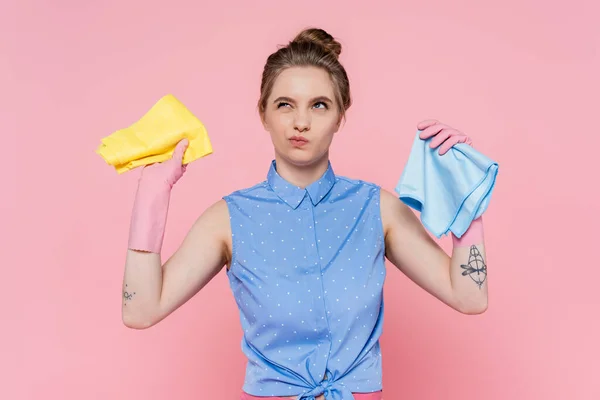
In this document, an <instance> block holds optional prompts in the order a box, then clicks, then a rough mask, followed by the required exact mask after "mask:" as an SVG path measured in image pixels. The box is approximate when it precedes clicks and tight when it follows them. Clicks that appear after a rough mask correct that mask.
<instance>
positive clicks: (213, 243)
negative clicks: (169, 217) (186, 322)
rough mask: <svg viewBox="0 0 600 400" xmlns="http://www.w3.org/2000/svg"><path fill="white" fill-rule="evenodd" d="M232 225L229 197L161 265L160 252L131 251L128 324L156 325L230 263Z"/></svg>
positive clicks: (125, 317) (207, 213)
mask: <svg viewBox="0 0 600 400" xmlns="http://www.w3.org/2000/svg"><path fill="white" fill-rule="evenodd" d="M230 249H231V228H230V225H229V212H228V210H227V204H226V203H225V201H224V200H220V201H218V202H216V203H214V204H213V205H212V206H210V207H209V208H208V209H206V211H205V212H204V213H203V214H202V215H201V216H200V217H199V218H198V219H197V220H196V221H195V223H194V224H193V226H192V227H191V229H190V231H189V232H188V234H187V236H186V237H185V239H184V240H183V242H182V244H181V246H180V247H179V249H178V250H177V251H176V252H175V253H174V254H173V255H172V256H171V258H169V259H168V260H167V262H165V264H164V265H161V257H160V254H158V253H150V252H142V251H137V250H131V249H128V250H127V258H126V263H125V274H124V278H123V302H122V318H123V323H124V324H125V325H126V326H128V327H130V328H135V329H145V328H148V327H151V326H153V325H155V324H157V323H158V322H160V321H161V320H163V319H164V318H165V317H167V316H168V315H169V314H171V313H172V312H173V311H175V310H176V309H177V308H178V307H180V306H181V305H182V304H184V303H185V302H186V301H187V300H189V299H190V298H191V297H193V296H194V295H195V294H196V293H197V292H198V291H200V289H202V288H203V287H204V286H205V285H206V284H207V283H208V282H209V281H210V280H211V279H212V278H213V277H214V276H215V275H216V274H217V273H218V272H219V271H220V270H221V269H222V268H223V266H224V265H225V264H227V263H228V262H229V259H230Z"/></svg>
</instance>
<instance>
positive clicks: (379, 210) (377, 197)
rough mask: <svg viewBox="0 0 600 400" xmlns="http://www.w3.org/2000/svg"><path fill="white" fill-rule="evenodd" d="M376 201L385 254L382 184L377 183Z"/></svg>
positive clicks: (380, 235)
mask: <svg viewBox="0 0 600 400" xmlns="http://www.w3.org/2000/svg"><path fill="white" fill-rule="evenodd" d="M375 201H376V202H377V217H378V218H379V223H378V224H377V226H378V227H379V240H381V244H382V245H383V252H384V254H385V229H384V228H383V218H382V217H381V186H379V185H375Z"/></svg>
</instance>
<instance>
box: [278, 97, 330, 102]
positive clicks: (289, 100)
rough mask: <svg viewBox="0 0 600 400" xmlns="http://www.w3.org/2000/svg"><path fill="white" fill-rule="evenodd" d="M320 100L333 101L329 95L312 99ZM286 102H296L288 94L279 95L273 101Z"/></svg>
mask: <svg viewBox="0 0 600 400" xmlns="http://www.w3.org/2000/svg"><path fill="white" fill-rule="evenodd" d="M319 101H323V102H326V103H333V101H332V100H331V99H330V98H329V97H327V96H317V97H315V98H313V99H311V100H310V102H311V103H317V102H319ZM279 102H286V103H295V101H294V99H292V98H290V97H287V96H279V97H278V98H276V99H275V100H274V101H273V103H279Z"/></svg>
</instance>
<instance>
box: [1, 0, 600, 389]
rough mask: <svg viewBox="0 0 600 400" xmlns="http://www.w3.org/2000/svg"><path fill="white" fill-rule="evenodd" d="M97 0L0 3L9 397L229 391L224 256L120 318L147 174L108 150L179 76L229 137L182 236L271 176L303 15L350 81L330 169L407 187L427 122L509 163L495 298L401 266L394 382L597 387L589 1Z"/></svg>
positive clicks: (237, 382) (395, 286) (202, 171)
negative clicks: (129, 243) (433, 289)
mask: <svg viewBox="0 0 600 400" xmlns="http://www.w3.org/2000/svg"><path fill="white" fill-rule="evenodd" d="M97 3H99V2H92V1H88V2H81V1H53V2H44V1H37V2H34V1H19V2H17V1H13V2H3V3H2V5H1V6H0V16H1V17H0V19H2V21H0V22H2V23H1V24H0V29H1V30H2V31H3V32H1V33H2V35H1V39H0V40H1V42H0V43H1V46H2V47H1V50H2V54H3V56H2V57H0V76H1V78H0V79H1V80H2V81H0V83H1V85H0V87H1V88H2V92H3V93H2V96H0V106H1V107H0V109H1V114H0V117H1V118H2V140H3V144H4V146H5V147H4V151H3V154H2V157H1V158H0V163H1V165H0V166H1V167H2V171H3V174H2V175H3V178H2V181H3V184H4V185H3V186H5V187H6V186H8V188H9V190H8V191H5V190H2V193H3V194H2V198H1V201H2V204H1V210H2V215H3V220H2V224H1V227H0V229H1V235H2V236H1V238H0V243H1V246H2V252H1V254H2V280H3V282H2V283H3V284H2V305H3V307H2V308H3V323H2V329H1V330H0V343H1V346H2V347H1V349H0V350H1V352H0V354H1V356H0V357H1V360H2V362H1V363H0V368H1V370H0V376H1V377H2V378H1V381H2V384H1V385H0V398H2V399H7V400H12V399H36V400H37V399H48V400H49V399H64V400H71V399H78V400H79V399H86V400H91V399H124V400H132V399H145V400H155V399H156V400H158V399H177V400H185V399H194V400H196V399H232V400H234V399H237V398H238V395H239V391H240V389H241V385H242V381H243V373H244V358H243V356H242V354H241V350H240V338H241V329H240V328H239V322H238V314H237V309H236V308H235V303H234V301H233V298H232V296H231V294H230V291H229V287H228V284H227V281H226V277H225V274H224V273H223V272H222V273H220V274H219V275H218V276H217V277H216V278H215V279H214V280H213V281H211V282H210V284H209V285H208V286H207V287H206V288H205V289H204V290H202V291H201V292H200V293H199V294H198V295H197V296H196V297H194V298H193V299H192V300H191V301H190V302H188V303H187V304H186V305H184V306H183V307H182V308H180V309H179V310H178V311H176V312H175V313H174V314H173V315H172V316H171V317H169V318H168V319H167V320H165V321H163V322H162V323H160V324H159V325H158V326H155V327H153V328H152V329H149V330H146V331H135V330H129V329H127V328H126V327H125V326H124V325H123V324H122V323H121V320H120V304H121V279H122V273H123V265H124V256H125V250H126V240H127V229H128V222H129V220H128V219H129V213H130V210H131V205H132V201H133V195H134V193H135V184H136V179H137V177H138V172H139V171H135V172H131V173H127V174H125V175H121V176H117V175H116V173H115V172H114V170H112V169H111V167H109V166H108V165H106V164H105V163H104V161H103V160H102V159H101V158H100V157H99V156H97V155H96V154H95V153H94V150H95V148H96V146H97V145H98V144H99V141H100V139H101V137H103V136H105V135H107V134H110V133H112V132H113V131H114V130H116V129H119V128H122V127H125V126H127V125H129V124H130V123H132V122H134V121H135V120H136V119H137V118H139V117H140V116H141V115H142V114H143V113H144V112H145V111H146V110H147V109H148V108H149V107H150V106H151V105H152V104H153V103H154V102H155V101H156V100H158V98H160V96H162V95H164V94H166V93H173V94H175V95H176V96H177V97H178V98H179V99H180V100H181V101H183V103H184V104H186V105H187V106H188V107H189V108H190V109H191V110H193V111H194V112H195V113H196V115H198V116H199V117H200V118H201V119H202V120H203V122H205V124H206V126H207V128H208V129H209V133H210V136H211V139H212V141H213V145H214V149H215V153H214V154H213V155H211V156H210V157H207V158H205V159H202V160H199V161H197V162H195V163H194V164H192V165H191V167H190V168H189V169H188V173H187V175H186V176H185V178H184V179H183V180H181V181H180V182H179V183H178V185H177V187H176V190H175V191H174V195H173V200H172V207H171V211H170V215H169V223H168V228H167V229H168V230H167V236H166V239H165V246H164V255H163V256H164V257H167V256H169V255H170V254H171V253H172V252H173V251H174V250H175V249H176V247H177V246H178V244H179V241H180V240H181V239H182V238H183V235H184V234H185V233H186V231H187V230H188V228H189V227H190V225H191V223H192V222H193V221H194V220H195V218H196V217H197V216H198V214H199V213H201V212H202V211H203V210H204V208H205V207H207V206H208V205H209V204H211V203H212V202H214V201H215V200H217V199H218V198H220V197H221V196H222V195H224V194H227V193H229V192H231V191H233V190H235V189H237V188H241V187H245V186H249V185H251V184H254V183H256V182H258V181H260V180H262V179H264V177H265V174H266V172H267V168H268V163H269V161H270V160H271V157H272V148H271V144H270V141H269V137H268V135H267V134H266V133H264V131H263V130H262V127H261V125H260V123H259V119H258V116H257V114H256V112H255V102H256V99H257V96H258V88H259V78H260V74H261V71H262V67H263V65H264V61H265V59H266V57H267V56H268V54H270V53H271V52H272V51H274V50H275V49H276V46H277V44H285V43H286V42H287V41H288V40H290V39H291V38H292V37H293V36H294V35H295V34H296V33H297V32H298V31H299V30H300V29H302V28H305V27H307V26H309V25H316V26H320V27H323V28H325V29H327V30H328V31H330V32H331V33H332V34H333V35H334V36H336V37H339V38H340V40H341V42H342V45H343V46H344V48H343V52H342V61H343V62H344V64H345V65H346V67H347V69H348V72H349V75H350V78H351V83H352V91H353V95H354V101H355V103H354V105H353V107H352V108H351V110H350V113H349V115H348V122H347V124H346V126H345V127H344V128H343V129H342V131H341V132H340V133H339V135H338V136H337V139H336V140H335V141H334V146H333V150H332V161H333V163H334V166H335V168H336V172H338V173H340V174H343V175H348V176H351V177H356V178H362V179H367V180H371V181H375V182H377V183H379V184H381V185H382V186H383V187H385V188H387V189H390V190H391V189H393V187H394V186H395V184H396V182H397V179H398V178H399V176H400V172H401V168H402V166H403V165H404V162H405V161H406V159H407V156H408V151H409V149H410V145H411V143H412V139H413V137H414V136H413V135H414V132H415V125H416V123H417V122H418V121H420V120H422V119H426V118H438V119H440V120H441V121H444V122H446V123H448V124H450V125H451V126H454V127H456V128H459V129H461V130H463V131H465V132H466V133H468V134H469V135H471V136H472V137H473V140H474V144H475V146H476V148H477V149H479V150H480V151H482V152H484V153H485V154H487V155H488V156H490V157H492V158H494V159H496V160H497V161H498V162H499V163H500V174H499V178H498V179H499V180H498V186H497V188H496V191H495V192H494V196H493V200H492V203H491V206H490V208H489V211H488V212H487V213H486V217H485V223H486V239H487V254H488V262H489V279H490V281H489V282H490V301H489V310H488V312H487V313H485V314H484V315H480V316H465V315H461V314H458V313H457V312H455V311H453V310H451V309H450V308H448V307H447V306H445V305H443V304H442V303H441V302H439V301H437V300H435V299H434V298H433V297H431V296H430V295H428V294H426V293H425V292H424V291H423V290H421V289H420V288H418V287H416V285H414V284H413V283H412V282H410V281H408V279H407V278H405V277H404V276H403V275H401V273H399V272H398V271H395V270H392V269H390V273H389V275H388V280H387V284H386V292H385V296H386V298H385V300H386V304H387V310H386V323H385V333H384V336H383V339H382V345H383V352H384V386H385V392H386V399H387V400H394V399H446V400H451V399H461V400H467V399H473V400H481V399H486V400H496V399H498V400H505V399H598V398H600V382H599V380H598V371H599V366H598V360H599V359H600V344H599V342H600V323H599V319H598V318H599V315H600V312H599V305H600V300H599V297H598V296H597V294H596V293H595V291H596V290H597V287H598V280H599V279H600V273H599V268H598V267H599V262H598V257H597V249H598V225H599V223H600V206H599V195H598V182H599V181H600V179H598V173H597V165H598V158H599V148H598V147H599V144H600V140H599V133H600V129H599V126H600V125H599V122H598V117H599V110H600V108H599V102H598V93H599V90H600V79H599V76H600V75H599V71H600V55H599V53H598V49H599V44H600V43H599V38H600V32H599V28H598V24H597V15H599V13H600V7H598V3H597V2H595V1H593V0H590V1H585V2H584V1H569V2H567V3H565V2H557V3H562V4H568V5H554V4H552V2H549V1H541V0H540V1H535V2H534V1H504V2H475V1H472V2H467V1H437V2H434V1H419V2H408V1H404V2H395V3H397V4H396V5H390V4H387V3H386V4H384V3H381V4H379V3H378V2H375V1H369V2H364V3H365V4H363V5H355V6H348V5H344V3H347V2H333V1H331V0H327V1H321V2H283V1H279V2H270V1H269V2H266V1H247V2H242V1H239V2H236V3H234V2H231V1H216V2H215V1H211V2H208V1H205V2H198V1H187V2H181V1H173V0H171V1H168V2H164V1H162V2H157V1H125V2H117V1H103V2H101V3H102V4H101V5H100V4H97ZM356 3H357V4H358V3H359V2H356ZM361 3H363V2H361ZM390 3H392V2H390ZM482 3H485V4H486V5H483V4H482ZM593 3H596V4H595V5H594V4H593ZM230 7H231V8H230ZM7 55H8V56H7ZM359 161H360V162H359ZM440 243H441V244H442V246H443V247H444V248H445V249H446V250H450V247H449V246H450V244H451V243H450V240H449V239H448V238H444V239H443V240H441V241H440Z"/></svg>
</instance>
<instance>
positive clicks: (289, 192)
mask: <svg viewBox="0 0 600 400" xmlns="http://www.w3.org/2000/svg"><path fill="white" fill-rule="evenodd" d="M267 182H268V183H269V186H270V187H271V190H273V192H275V194H277V196H279V198H280V199H281V200H283V201H285V202H286V203H287V204H288V205H289V206H290V207H292V208H294V209H295V208H297V207H298V206H299V205H300V203H301V202H302V200H303V199H304V196H305V195H306V194H307V193H308V197H309V198H310V201H311V202H312V204H313V205H315V206H316V205H317V204H319V202H321V200H323V198H324V197H325V196H326V195H327V193H329V191H330V190H331V188H332V187H333V185H334V183H335V173H334V172H333V168H332V166H331V162H328V165H327V170H326V171H325V173H324V174H323V175H322V176H321V178H319V179H318V180H317V181H315V182H313V183H311V184H310V185H309V186H307V187H306V189H302V188H300V187H298V186H296V185H293V184H291V183H289V182H288V181H286V180H285V179H283V178H282V177H281V175H279V174H278V173H277V169H276V163H275V160H273V161H272V162H271V167H270V168H269V173H268V174H267Z"/></svg>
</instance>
